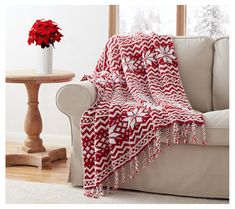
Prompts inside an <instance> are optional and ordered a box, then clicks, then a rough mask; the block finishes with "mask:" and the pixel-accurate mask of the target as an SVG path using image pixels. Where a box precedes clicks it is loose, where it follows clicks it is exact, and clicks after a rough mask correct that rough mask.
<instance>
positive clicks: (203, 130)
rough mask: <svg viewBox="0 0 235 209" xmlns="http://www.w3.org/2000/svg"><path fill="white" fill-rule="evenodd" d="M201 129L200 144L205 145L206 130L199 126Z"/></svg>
mask: <svg viewBox="0 0 235 209" xmlns="http://www.w3.org/2000/svg"><path fill="white" fill-rule="evenodd" d="M201 129H202V144H204V145H207V140H206V128H205V125H204V124H203V125H202V126H201Z"/></svg>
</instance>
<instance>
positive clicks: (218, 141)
mask: <svg viewBox="0 0 235 209" xmlns="http://www.w3.org/2000/svg"><path fill="white" fill-rule="evenodd" d="M203 116H204V119H205V124H206V140H207V142H208V146H229V109H226V110H217V111H211V112H207V113H204V114H203ZM172 133H173V129H172V127H171V128H170V135H171V139H173V134H172ZM165 135H166V133H165V130H163V131H162V138H161V142H162V143H166V141H167V140H166V137H165ZM191 138H192V135H191V133H190V134H189V136H188V139H189V140H188V144H195V145H202V132H201V128H197V132H196V138H197V143H194V142H192V140H191ZM171 143H172V144H175V142H173V141H172V142H171ZM203 146H204V145H203Z"/></svg>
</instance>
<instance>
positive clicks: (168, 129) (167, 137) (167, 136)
mask: <svg viewBox="0 0 235 209" xmlns="http://www.w3.org/2000/svg"><path fill="white" fill-rule="evenodd" d="M166 143H167V146H168V147H170V128H169V127H167V128H166Z"/></svg>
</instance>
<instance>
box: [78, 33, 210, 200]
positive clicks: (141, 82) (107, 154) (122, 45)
mask: <svg viewBox="0 0 235 209" xmlns="http://www.w3.org/2000/svg"><path fill="white" fill-rule="evenodd" d="M83 80H89V81H91V82H92V83H93V84H94V85H95V86H96V88H97V90H98V98H97V101H96V102H95V104H94V105H92V106H91V107H90V108H89V109H88V110H87V111H85V112H84V114H83V116H82V118H81V139H82V148H83V160H84V185H83V187H84V190H85V192H84V194H85V195H87V196H92V197H98V196H102V195H104V190H103V187H104V186H106V187H107V190H108V189H109V187H112V188H115V189H116V188H118V186H119V184H120V183H123V182H125V180H126V177H128V178H129V177H130V178H133V177H134V176H135V174H136V173H138V172H140V170H141V168H143V167H145V166H146V164H147V163H148V162H152V161H153V159H154V158H156V157H157V156H158V154H159V153H160V151H161V147H160V143H161V141H162V138H163V137H165V139H166V140H167V143H168V144H170V141H173V142H174V143H187V142H188V140H192V141H193V142H196V130H197V129H196V128H197V127H201V129H200V130H201V131H202V134H203V137H202V138H203V141H202V143H205V142H206V141H205V126H204V120H203V117H202V114H201V113H198V112H196V111H194V110H193V109H192V107H191V105H190V103H189V101H188V99H187V97H186V94H185V91H184V88H183V85H182V82H181V79H180V75H179V70H178V62H177V57H176V51H175V49H174V44H173V39H172V37H171V36H166V35H163V36H159V35H157V34H155V33H151V34H150V35H146V34H142V33H138V34H135V35H133V36H113V37H112V38H111V39H110V40H109V41H108V42H107V44H106V46H105V49H104V51H103V53H102V55H101V57H100V59H99V60H98V63H97V66H96V69H95V72H94V73H93V74H92V75H88V76H84V78H83ZM163 133H164V136H163ZM189 133H191V139H188V135H189ZM146 152H147V153H146ZM140 155H141V159H142V160H141V162H140ZM126 168H128V169H126Z"/></svg>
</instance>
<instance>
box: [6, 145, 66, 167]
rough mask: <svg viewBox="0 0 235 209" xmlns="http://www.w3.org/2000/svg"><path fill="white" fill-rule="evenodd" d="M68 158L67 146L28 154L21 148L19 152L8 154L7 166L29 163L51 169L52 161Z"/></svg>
mask: <svg viewBox="0 0 235 209" xmlns="http://www.w3.org/2000/svg"><path fill="white" fill-rule="evenodd" d="M64 159H67V156H66V149H65V148H56V149H55V148H54V149H53V148H49V149H47V150H46V151H45V152H38V153H30V154H26V153H25V152H24V151H23V150H21V149H19V150H18V151H17V154H12V153H7V154H6V166H7V167H9V166H17V165H29V166H35V167H38V168H40V169H51V168H52V162H54V161H57V160H64Z"/></svg>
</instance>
